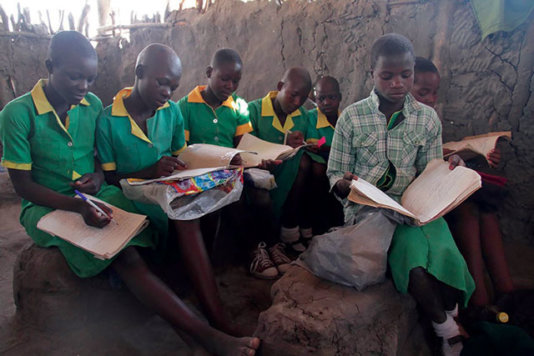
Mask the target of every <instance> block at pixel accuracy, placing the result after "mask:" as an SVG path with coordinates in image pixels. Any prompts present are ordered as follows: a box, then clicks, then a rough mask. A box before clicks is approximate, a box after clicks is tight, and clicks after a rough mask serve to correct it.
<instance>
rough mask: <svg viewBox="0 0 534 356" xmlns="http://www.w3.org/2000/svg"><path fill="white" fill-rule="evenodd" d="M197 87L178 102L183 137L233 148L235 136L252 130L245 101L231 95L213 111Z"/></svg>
mask: <svg viewBox="0 0 534 356" xmlns="http://www.w3.org/2000/svg"><path fill="white" fill-rule="evenodd" d="M203 89H204V87H203V86H198V87H196V88H195V89H193V91H191V92H190V93H189V94H188V95H187V96H185V97H183V98H182V99H180V100H179V101H178V105H179V106H180V110H181V111H182V115H183V117H184V124H185V131H186V138H188V139H187V141H188V142H189V144H194V143H209V144H212V145H217V146H223V147H234V137H235V136H241V135H243V134H245V133H247V132H250V131H252V127H251V126H250V122H249V119H248V105H247V103H246V101H245V100H243V99H242V98H240V97H238V96H237V95H235V94H233V95H232V96H230V97H229V98H228V99H227V100H226V101H225V102H223V104H222V105H221V106H219V107H218V108H217V109H215V110H213V108H212V107H211V106H209V105H208V104H207V103H206V102H205V101H204V99H202V96H201V95H200V91H201V90H203Z"/></svg>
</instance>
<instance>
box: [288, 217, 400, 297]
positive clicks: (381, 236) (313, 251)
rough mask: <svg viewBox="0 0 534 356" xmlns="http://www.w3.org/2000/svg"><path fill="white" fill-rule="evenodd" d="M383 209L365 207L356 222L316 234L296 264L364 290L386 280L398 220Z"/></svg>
mask: <svg viewBox="0 0 534 356" xmlns="http://www.w3.org/2000/svg"><path fill="white" fill-rule="evenodd" d="M387 215H388V214H387V213H386V212H385V211H384V210H383V209H377V208H371V207H364V208H362V209H361V210H360V212H359V213H358V214H357V217H356V223H355V224H354V225H350V226H343V227H340V228H337V229H336V230H334V231H331V232H328V233H326V234H323V235H319V236H314V237H313V240H312V242H311V244H310V246H309V247H308V249H307V250H306V251H305V252H304V253H302V254H301V255H300V257H299V259H298V260H297V264H300V265H302V266H303V267H305V268H307V269H308V270H310V272H312V273H313V274H315V275H316V276H318V277H320V278H324V279H327V280H329V281H332V282H336V283H339V284H343V285H346V286H349V287H354V288H356V289H357V290H362V289H364V288H365V287H367V286H369V285H372V284H376V283H380V282H382V281H384V278H385V273H386V268H387V251H388V249H389V245H390V243H391V239H392V237H393V233H394V232H395V227H396V225H397V224H396V222H394V221H392V220H390V219H389V218H388V217H387Z"/></svg>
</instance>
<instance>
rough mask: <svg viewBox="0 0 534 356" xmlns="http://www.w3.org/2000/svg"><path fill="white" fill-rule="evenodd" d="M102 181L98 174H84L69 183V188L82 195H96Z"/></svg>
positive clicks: (102, 178) (101, 176)
mask: <svg viewBox="0 0 534 356" xmlns="http://www.w3.org/2000/svg"><path fill="white" fill-rule="evenodd" d="M103 180H104V177H103V175H102V174H100V173H86V174H84V175H83V176H81V177H80V178H78V179H77V180H75V181H74V182H72V183H70V186H71V187H73V188H74V189H77V190H79V191H80V192H82V193H87V194H96V193H98V191H99V190H100V186H101V185H102V182H103Z"/></svg>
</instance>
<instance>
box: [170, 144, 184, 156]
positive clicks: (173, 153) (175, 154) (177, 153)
mask: <svg viewBox="0 0 534 356" xmlns="http://www.w3.org/2000/svg"><path fill="white" fill-rule="evenodd" d="M186 148H187V144H185V145H183V146H182V148H180V149H179V150H177V151H174V152H172V155H173V156H178V155H179V154H180V153H182V151H183V150H185V149H186Z"/></svg>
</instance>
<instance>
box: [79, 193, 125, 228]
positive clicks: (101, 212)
mask: <svg viewBox="0 0 534 356" xmlns="http://www.w3.org/2000/svg"><path fill="white" fill-rule="evenodd" d="M74 193H76V195H77V196H79V197H80V198H81V199H82V200H83V201H84V202H86V203H87V204H89V205H91V206H92V207H93V208H95V209H96V210H97V211H98V212H99V213H100V214H102V215H104V216H105V217H107V218H108V219H109V220H111V221H113V222H114V223H115V224H117V225H118V224H119V223H118V222H117V221H115V220H114V219H113V218H112V217H111V216H109V215H108V214H107V213H106V212H105V211H104V210H102V208H100V207H99V206H98V205H96V204H95V203H93V202H92V201H91V199H89V198H87V197H86V196H85V195H83V194H82V193H80V192H79V191H78V190H76V189H74Z"/></svg>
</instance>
